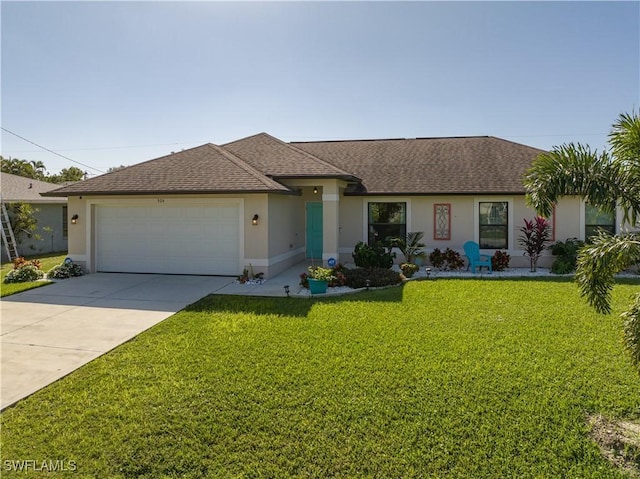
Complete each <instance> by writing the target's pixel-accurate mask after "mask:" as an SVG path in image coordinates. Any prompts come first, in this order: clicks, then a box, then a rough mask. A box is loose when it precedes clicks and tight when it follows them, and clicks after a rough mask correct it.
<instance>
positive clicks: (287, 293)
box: [284, 284, 289, 298]
mask: <svg viewBox="0 0 640 479" xmlns="http://www.w3.org/2000/svg"><path fill="white" fill-rule="evenodd" d="M284 292H285V293H286V295H287V298H288V297H289V285H288V284H285V286H284Z"/></svg>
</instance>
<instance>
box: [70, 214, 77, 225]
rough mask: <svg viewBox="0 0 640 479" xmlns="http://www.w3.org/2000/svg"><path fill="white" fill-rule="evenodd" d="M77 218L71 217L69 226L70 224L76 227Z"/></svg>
mask: <svg viewBox="0 0 640 479" xmlns="http://www.w3.org/2000/svg"><path fill="white" fill-rule="evenodd" d="M78 218H79V216H78V215H73V216H72V217H71V224H72V225H77V224H78Z"/></svg>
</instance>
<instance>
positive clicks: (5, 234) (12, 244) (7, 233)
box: [0, 203, 19, 261]
mask: <svg viewBox="0 0 640 479" xmlns="http://www.w3.org/2000/svg"><path fill="white" fill-rule="evenodd" d="M0 216H1V218H2V242H3V243H4V248H5V251H6V252H7V256H8V257H9V261H13V260H14V259H16V258H17V257H18V256H19V255H18V245H17V244H16V237H15V236H14V234H13V228H12V227H11V221H10V220H9V213H7V207H6V205H5V204H4V203H2V214H1V215H0Z"/></svg>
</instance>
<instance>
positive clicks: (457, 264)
mask: <svg viewBox="0 0 640 479" xmlns="http://www.w3.org/2000/svg"><path fill="white" fill-rule="evenodd" d="M444 261H445V269H448V270H451V271H455V270H456V269H460V268H462V267H463V266H464V260H463V259H462V256H460V253H458V252H457V251H455V250H452V249H451V248H447V249H446V250H444Z"/></svg>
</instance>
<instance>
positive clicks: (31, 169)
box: [0, 156, 121, 183]
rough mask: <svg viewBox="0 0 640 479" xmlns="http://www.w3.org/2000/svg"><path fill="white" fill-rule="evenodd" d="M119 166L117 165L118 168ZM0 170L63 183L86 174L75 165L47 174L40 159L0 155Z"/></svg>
mask: <svg viewBox="0 0 640 479" xmlns="http://www.w3.org/2000/svg"><path fill="white" fill-rule="evenodd" d="M120 168H121V167H118V169H120ZM0 170H1V171H2V172H4V173H10V174H12V175H17V176H22V177H24V178H33V179H34V180H40V181H48V182H50V183H64V182H67V181H82V180H84V179H85V177H86V176H87V173H86V172H85V171H82V170H81V169H80V168H78V167H77V166H70V167H69V168H63V169H62V171H60V173H57V174H53V175H47V173H46V171H47V167H46V166H44V163H43V162H42V161H27V160H21V159H18V158H4V157H2V156H0Z"/></svg>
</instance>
